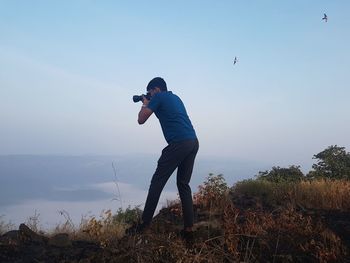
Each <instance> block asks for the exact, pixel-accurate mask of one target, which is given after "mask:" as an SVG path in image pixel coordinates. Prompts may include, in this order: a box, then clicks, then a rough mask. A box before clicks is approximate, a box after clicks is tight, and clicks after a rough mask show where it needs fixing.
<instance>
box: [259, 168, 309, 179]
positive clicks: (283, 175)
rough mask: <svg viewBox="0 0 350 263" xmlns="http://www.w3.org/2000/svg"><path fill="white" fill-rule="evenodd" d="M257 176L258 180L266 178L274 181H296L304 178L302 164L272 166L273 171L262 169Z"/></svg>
mask: <svg viewBox="0 0 350 263" xmlns="http://www.w3.org/2000/svg"><path fill="white" fill-rule="evenodd" d="M256 177H257V179H258V180H266V181H269V182H274V183H279V182H286V183H295V182H300V181H301V180H303V178H304V174H303V172H302V171H301V170H300V166H295V165H291V166H289V168H281V167H279V166H277V167H272V169H271V171H264V172H261V171H260V172H259V174H258V175H256Z"/></svg>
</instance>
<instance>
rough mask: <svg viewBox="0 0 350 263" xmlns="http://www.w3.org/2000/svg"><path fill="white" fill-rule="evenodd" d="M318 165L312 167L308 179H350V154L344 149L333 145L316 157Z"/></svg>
mask: <svg viewBox="0 0 350 263" xmlns="http://www.w3.org/2000/svg"><path fill="white" fill-rule="evenodd" d="M314 159H317V160H318V161H317V163H316V164H314V165H313V166H312V168H313V169H314V170H313V171H310V172H309V174H308V177H309V178H311V179H315V178H328V179H347V180H349V179H350V153H349V152H346V151H345V148H344V147H338V146H337V145H331V146H329V147H328V148H327V149H325V150H323V151H322V152H320V153H318V154H316V155H314Z"/></svg>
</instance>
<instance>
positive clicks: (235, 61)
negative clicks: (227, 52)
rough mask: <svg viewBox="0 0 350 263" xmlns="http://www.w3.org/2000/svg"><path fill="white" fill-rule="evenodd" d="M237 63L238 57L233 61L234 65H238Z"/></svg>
mask: <svg viewBox="0 0 350 263" xmlns="http://www.w3.org/2000/svg"><path fill="white" fill-rule="evenodd" d="M237 61H238V59H237V57H235V59H234V60H233V65H236V63H237Z"/></svg>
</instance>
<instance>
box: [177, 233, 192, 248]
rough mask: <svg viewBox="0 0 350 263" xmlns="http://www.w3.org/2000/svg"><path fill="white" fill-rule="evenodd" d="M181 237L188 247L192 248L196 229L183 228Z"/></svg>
mask: <svg viewBox="0 0 350 263" xmlns="http://www.w3.org/2000/svg"><path fill="white" fill-rule="evenodd" d="M180 235H181V238H182V239H183V240H184V241H185V242H186V246H187V247H188V248H192V246H193V244H194V231H192V230H191V231H187V230H181V232H180Z"/></svg>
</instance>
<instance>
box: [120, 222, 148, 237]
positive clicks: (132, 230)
mask: <svg viewBox="0 0 350 263" xmlns="http://www.w3.org/2000/svg"><path fill="white" fill-rule="evenodd" d="M148 228H149V225H148V224H145V223H136V224H134V225H132V226H131V227H129V228H127V229H126V230H125V234H126V235H128V236H132V235H138V234H143V233H144V232H145V231H146V230H147V229H148Z"/></svg>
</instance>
